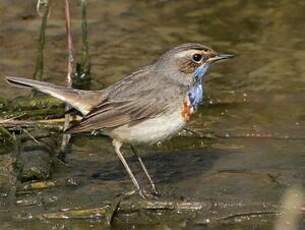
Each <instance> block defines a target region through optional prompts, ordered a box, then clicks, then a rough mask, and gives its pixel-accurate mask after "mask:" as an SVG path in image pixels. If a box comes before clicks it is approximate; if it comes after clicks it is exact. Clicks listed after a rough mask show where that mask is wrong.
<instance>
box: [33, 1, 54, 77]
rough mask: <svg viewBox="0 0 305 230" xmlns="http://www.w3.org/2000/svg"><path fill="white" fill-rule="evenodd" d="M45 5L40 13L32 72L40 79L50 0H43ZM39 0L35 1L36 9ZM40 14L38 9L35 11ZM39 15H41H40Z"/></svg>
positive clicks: (39, 2) (38, 5)
mask: <svg viewBox="0 0 305 230" xmlns="http://www.w3.org/2000/svg"><path fill="white" fill-rule="evenodd" d="M43 3H44V6H45V11H44V13H43V15H42V20H41V26H40V34H39V39H38V41H39V44H38V54H37V59H36V64H35V72H34V74H33V78H34V79H36V80H42V77H43V70H44V47H45V43H46V28H47V22H48V16H49V13H50V4H51V0H49V1H45V2H43ZM40 4H41V1H40V0H39V1H38V2H37V9H38V10H39V7H40ZM37 13H38V14H39V15H40V11H37ZM40 16H41V15H40Z"/></svg>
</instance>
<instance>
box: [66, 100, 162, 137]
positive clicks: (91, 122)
mask: <svg viewBox="0 0 305 230" xmlns="http://www.w3.org/2000/svg"><path fill="white" fill-rule="evenodd" d="M166 109H167V104H166V103H164V102H163V103H162V102H160V101H159V100H158V97H152V98H148V97H144V98H140V99H137V100H129V101H117V102H115V101H112V102H110V101H104V102H103V103H101V104H100V105H99V106H97V107H96V108H95V109H93V110H92V111H91V112H90V113H89V114H87V115H86V116H85V117H84V118H83V119H82V121H81V122H80V123H78V124H76V125H74V126H72V127H70V128H69V129H68V130H67V131H66V132H68V133H80V132H91V131H94V130H103V129H104V130H109V129H113V128H116V127H118V126H122V125H126V124H128V125H130V126H131V125H135V124H137V123H138V122H141V121H143V120H146V119H148V118H152V117H156V116H158V115H160V114H162V113H163V112H164V111H166Z"/></svg>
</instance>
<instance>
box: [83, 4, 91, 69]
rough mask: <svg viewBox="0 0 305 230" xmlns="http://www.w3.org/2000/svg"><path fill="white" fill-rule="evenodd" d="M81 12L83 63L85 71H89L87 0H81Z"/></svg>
mask: <svg viewBox="0 0 305 230" xmlns="http://www.w3.org/2000/svg"><path fill="white" fill-rule="evenodd" d="M81 11H82V12H81V14H82V20H81V23H82V24H81V25H82V41H83V47H82V57H81V65H82V70H83V72H84V73H88V71H89V69H90V67H89V65H90V64H89V62H90V60H89V45H88V26H87V0H81Z"/></svg>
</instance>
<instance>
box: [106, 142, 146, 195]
mask: <svg viewBox="0 0 305 230" xmlns="http://www.w3.org/2000/svg"><path fill="white" fill-rule="evenodd" d="M112 144H113V146H114V149H115V152H116V154H117V155H118V157H119V158H120V160H121V162H122V164H123V165H124V167H125V169H126V171H127V173H128V175H129V177H130V179H131V181H132V183H133V184H134V186H135V187H136V189H137V191H139V194H140V196H141V197H142V198H144V199H146V197H145V196H144V194H143V192H142V190H141V188H140V185H139V183H138V181H137V179H136V178H135V176H134V175H133V173H132V171H131V169H130V168H129V166H128V164H127V161H126V160H125V158H124V156H123V154H122V153H121V151H120V148H121V146H122V143H121V142H119V141H117V140H115V139H113V141H112Z"/></svg>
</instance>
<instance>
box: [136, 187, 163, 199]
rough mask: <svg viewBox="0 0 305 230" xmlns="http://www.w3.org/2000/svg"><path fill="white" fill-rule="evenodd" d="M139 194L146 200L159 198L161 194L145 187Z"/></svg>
mask: <svg viewBox="0 0 305 230" xmlns="http://www.w3.org/2000/svg"><path fill="white" fill-rule="evenodd" d="M139 195H140V196H141V197H142V198H143V199H145V200H158V199H159V198H160V196H161V194H160V193H159V192H158V191H157V190H156V191H153V192H148V191H146V190H144V189H141V190H139Z"/></svg>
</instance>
